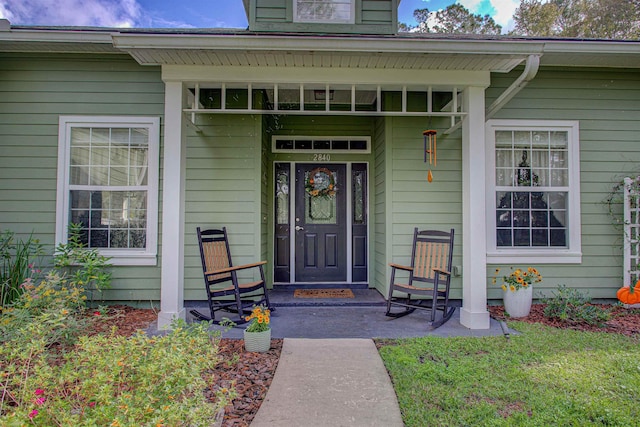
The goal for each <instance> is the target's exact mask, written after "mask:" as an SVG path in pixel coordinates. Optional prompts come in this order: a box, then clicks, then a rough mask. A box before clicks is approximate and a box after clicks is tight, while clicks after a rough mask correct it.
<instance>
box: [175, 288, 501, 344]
mask: <svg viewBox="0 0 640 427" xmlns="http://www.w3.org/2000/svg"><path fill="white" fill-rule="evenodd" d="M352 290H353V292H354V295H355V298H332V299H319V298H294V297H293V290H291V289H286V290H278V289H276V290H271V291H270V293H269V298H270V301H271V303H272V304H273V305H274V306H275V308H276V310H275V311H274V312H273V313H272V316H271V330H272V332H271V336H272V338H319V339H320V338H410V337H423V336H440V337H454V336H496V335H502V334H503V330H502V327H501V326H500V323H499V322H497V321H496V320H494V319H491V321H490V328H489V329H483V330H472V329H468V328H466V327H464V326H462V325H461V324H460V311H459V310H456V312H455V313H454V315H453V317H452V318H451V319H450V320H449V321H448V322H447V323H445V324H444V325H442V326H440V327H439V328H437V329H431V328H430V326H429V323H430V318H429V315H430V314H429V312H428V311H424V310H416V311H415V312H413V313H412V314H410V315H408V316H405V317H401V318H397V319H394V318H391V317H387V316H385V312H386V302H385V299H384V298H383V297H382V295H380V293H379V292H378V291H377V290H375V289H352ZM185 305H186V309H187V321H193V320H194V318H193V316H192V315H191V314H190V313H189V311H190V310H191V309H193V308H197V309H198V310H199V311H200V312H201V313H203V314H208V309H207V307H206V302H202V303H197V304H185ZM454 305H455V302H454ZM218 313H220V312H218ZM231 316H233V314H230V317H231ZM438 316H440V313H439V312H438ZM245 326H246V325H240V326H237V327H234V328H231V329H228V328H224V327H222V326H218V325H213V326H212V329H213V330H217V331H220V333H221V336H222V337H223V338H238V339H240V338H242V334H243V330H244V327H245Z"/></svg>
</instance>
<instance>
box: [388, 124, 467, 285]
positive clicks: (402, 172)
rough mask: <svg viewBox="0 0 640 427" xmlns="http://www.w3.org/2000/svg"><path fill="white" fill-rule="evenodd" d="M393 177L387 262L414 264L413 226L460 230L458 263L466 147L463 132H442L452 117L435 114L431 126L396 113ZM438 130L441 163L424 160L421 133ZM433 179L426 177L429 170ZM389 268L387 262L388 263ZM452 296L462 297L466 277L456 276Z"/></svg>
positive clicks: (457, 248)
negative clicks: (426, 130)
mask: <svg viewBox="0 0 640 427" xmlns="http://www.w3.org/2000/svg"><path fill="white" fill-rule="evenodd" d="M390 123H391V126H392V127H393V135H392V142H391V144H388V145H387V147H388V148H389V147H391V149H392V153H393V154H392V165H391V168H390V171H391V175H390V176H391V181H390V182H389V183H388V184H387V191H389V192H390V195H389V197H388V198H387V200H389V206H388V207H387V210H388V211H389V212H390V213H391V215H392V218H393V220H392V225H391V228H388V229H389V233H390V234H391V239H390V240H391V243H390V249H389V253H390V256H388V257H387V262H397V263H400V264H405V265H407V264H408V263H410V255H411V246H412V241H413V229H414V228H415V227H418V228H419V229H435V230H449V229H450V228H454V229H455V231H456V237H455V245H454V259H453V264H454V265H460V264H461V263H462V258H461V257H462V173H461V171H462V169H461V168H462V157H461V156H462V151H461V139H460V133H459V132H458V133H454V134H452V135H444V134H443V132H444V130H445V129H446V128H447V125H448V123H449V122H448V121H447V120H446V119H433V120H432V123H431V124H429V125H428V126H427V125H426V123H425V120H424V119H422V118H402V117H394V118H392V119H391V120H390ZM425 126H427V127H428V128H429V129H436V130H437V131H438V136H437V138H438V139H437V165H431V166H430V165H429V163H428V162H427V163H425V162H424V152H423V149H424V146H423V137H422V132H423V131H424V130H425V129H427V127H425ZM429 169H431V171H432V173H433V182H428V181H427V174H428V170H429ZM386 268H387V270H388V266H387V267H386ZM451 286H452V291H451V297H452V298H461V289H462V282H461V280H460V278H459V277H454V278H453V279H452V283H451Z"/></svg>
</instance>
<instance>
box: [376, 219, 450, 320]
mask: <svg viewBox="0 0 640 427" xmlns="http://www.w3.org/2000/svg"><path fill="white" fill-rule="evenodd" d="M452 254H453V229H451V231H450V232H444V231H436V230H422V231H418V229H417V228H416V229H415V230H414V233H413V249H412V251H411V266H404V265H398V264H389V265H390V266H391V283H390V284H389V298H388V299H387V313H386V315H387V316H390V317H402V316H406V315H407V314H410V313H413V312H414V311H415V310H416V309H421V310H430V311H431V327H432V328H434V329H435V328H437V327H439V326H442V325H443V324H444V323H445V322H447V321H448V320H449V319H450V318H451V316H452V315H453V312H454V311H455V307H449V287H450V283H451V258H452ZM397 270H402V271H405V272H407V273H408V275H409V278H408V281H407V282H406V283H396V271H397ZM394 291H395V292H401V293H402V294H404V295H406V296H401V297H398V296H394ZM414 297H415V298H414ZM393 306H401V307H404V310H402V311H400V312H393V311H392V307H393ZM437 311H441V312H442V318H440V319H438V320H437V321H436V312H437Z"/></svg>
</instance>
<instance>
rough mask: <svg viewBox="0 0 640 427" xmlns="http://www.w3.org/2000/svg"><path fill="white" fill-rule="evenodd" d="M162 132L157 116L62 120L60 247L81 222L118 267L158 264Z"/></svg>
mask: <svg viewBox="0 0 640 427" xmlns="http://www.w3.org/2000/svg"><path fill="white" fill-rule="evenodd" d="M159 133H160V120H159V118H157V117H106V116H105V117H83V116H62V117H60V127H59V142H58V144H59V148H58V202H57V214H56V222H57V226H56V227H57V228H56V241H57V242H65V241H66V240H67V237H68V236H67V230H68V224H69V223H77V224H81V225H82V231H83V233H82V239H83V242H84V243H85V244H86V245H87V247H89V248H94V249H99V250H100V252H101V253H102V254H103V255H106V256H109V257H112V260H111V262H112V263H113V264H114V265H154V264H155V263H156V255H157V248H156V247H157V230H158V208H157V206H158V169H159V159H158V157H159V145H160V136H159Z"/></svg>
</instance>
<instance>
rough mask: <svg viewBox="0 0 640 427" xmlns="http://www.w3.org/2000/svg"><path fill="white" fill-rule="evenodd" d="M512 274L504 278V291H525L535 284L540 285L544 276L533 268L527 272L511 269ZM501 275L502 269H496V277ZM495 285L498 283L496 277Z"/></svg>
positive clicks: (529, 268)
mask: <svg viewBox="0 0 640 427" xmlns="http://www.w3.org/2000/svg"><path fill="white" fill-rule="evenodd" d="M511 270H512V271H511V274H509V275H508V276H503V277H502V290H503V291H511V292H515V291H517V290H519V289H525V288H528V287H529V286H531V285H532V284H533V283H539V282H541V281H542V275H541V274H540V272H538V270H536V269H535V268H533V267H528V268H527V269H526V270H522V269H520V268H516V269H515V270H514V269H513V267H511ZM498 273H500V269H499V268H496V276H497V275H498ZM493 283H494V284H495V283H496V278H495V277H494V279H493Z"/></svg>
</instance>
